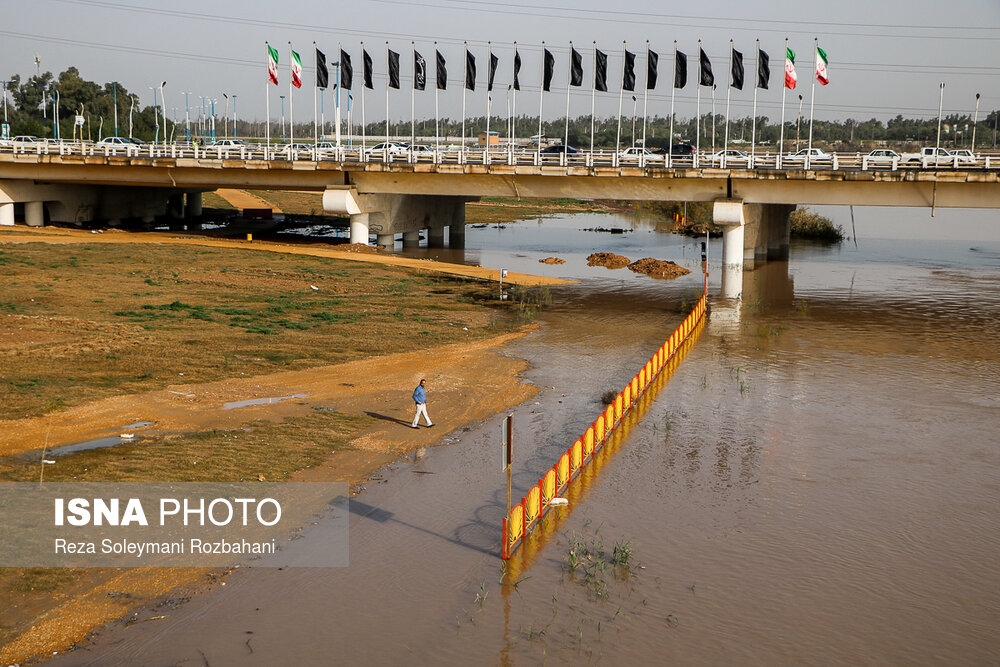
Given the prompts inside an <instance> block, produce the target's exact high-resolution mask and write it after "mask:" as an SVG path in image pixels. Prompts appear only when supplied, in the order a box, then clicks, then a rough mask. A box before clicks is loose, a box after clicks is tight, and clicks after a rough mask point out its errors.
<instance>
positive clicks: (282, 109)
mask: <svg viewBox="0 0 1000 667" xmlns="http://www.w3.org/2000/svg"><path fill="white" fill-rule="evenodd" d="M278 97H280V98H281V143H285V96H284V95H278Z"/></svg>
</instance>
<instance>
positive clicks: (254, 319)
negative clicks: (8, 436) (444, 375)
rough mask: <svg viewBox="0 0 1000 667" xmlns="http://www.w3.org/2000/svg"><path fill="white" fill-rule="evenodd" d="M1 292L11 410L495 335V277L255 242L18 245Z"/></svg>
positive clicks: (45, 408) (1, 356)
mask: <svg viewBox="0 0 1000 667" xmlns="http://www.w3.org/2000/svg"><path fill="white" fill-rule="evenodd" d="M313 287H316V288H318V289H313ZM0 288H2V292H0V369H2V370H0V414H3V416H4V418H6V419H17V418H21V417H27V416H35V415H40V414H44V413H46V412H49V411H52V410H57V409H59V408H60V407H62V406H66V405H75V404H80V403H84V402H88V401H92V400H95V399H99V398H103V397H106V396H109V395H113V394H120V393H137V392H141V391H149V390H154V389H159V388H162V387H164V386H166V385H167V384H169V383H173V382H177V381H178V379H179V378H180V377H181V376H182V375H183V380H182V381H183V382H207V381H211V380H217V379H222V378H226V377H237V376H240V375H241V374H245V375H247V376H250V375H257V374H262V373H271V372H274V371H275V370H287V369H296V368H305V367H309V366H316V365H323V364H334V363H338V362H342V361H345V360H349V359H358V358H364V357H369V356H374V355H379V354H384V353H388V352H397V351H405V350H413V349H423V348H427V347H430V346H433V345H437V344H441V343H449V342H454V341H458V340H468V338H469V336H470V334H472V335H473V336H484V335H488V334H492V333H496V332H497V324H495V323H494V318H495V317H496V313H497V311H491V310H490V309H487V308H483V307H482V306H481V305H478V302H480V301H483V302H485V301H487V300H489V299H491V298H492V297H491V293H489V292H488V291H487V290H486V287H485V286H479V285H477V284H475V283H471V282H468V281H464V280H459V279H454V278H449V277H446V276H440V275H422V274H417V273H414V272H412V271H410V270H407V269H402V268H395V267H391V266H385V267H382V266H374V265H369V264H358V263H356V262H344V261H338V260H331V259H326V258H319V257H308V256H294V255H282V254H278V253H266V252H255V251H253V250H229V249H203V248H193V247H183V246H170V245H148V244H135V245H132V244H93V245H73V246H56V245H47V244H44V243H30V244H23V245H20V244H19V245H16V246H7V247H0ZM506 321H507V320H506V319H504V320H503V321H502V322H500V323H498V324H499V325H500V327H501V328H504V327H505V326H506ZM463 327H468V328H469V332H464V331H462V328H463Z"/></svg>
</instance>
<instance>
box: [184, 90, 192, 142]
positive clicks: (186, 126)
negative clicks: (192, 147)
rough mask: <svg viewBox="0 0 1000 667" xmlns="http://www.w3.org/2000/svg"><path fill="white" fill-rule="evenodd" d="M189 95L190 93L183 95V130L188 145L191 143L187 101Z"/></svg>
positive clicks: (189, 105) (189, 115)
mask: <svg viewBox="0 0 1000 667" xmlns="http://www.w3.org/2000/svg"><path fill="white" fill-rule="evenodd" d="M190 94H191V93H190V92H186V93H184V128H185V134H187V141H188V143H191V104H190V102H189V100H188V96H189V95H190Z"/></svg>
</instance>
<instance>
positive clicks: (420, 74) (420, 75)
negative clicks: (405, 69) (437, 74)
mask: <svg viewBox="0 0 1000 667" xmlns="http://www.w3.org/2000/svg"><path fill="white" fill-rule="evenodd" d="M426 87H427V61H426V60H424V57H423V56H422V55H420V53H418V52H417V51H414V52H413V89H414V90H423V89H424V88H426Z"/></svg>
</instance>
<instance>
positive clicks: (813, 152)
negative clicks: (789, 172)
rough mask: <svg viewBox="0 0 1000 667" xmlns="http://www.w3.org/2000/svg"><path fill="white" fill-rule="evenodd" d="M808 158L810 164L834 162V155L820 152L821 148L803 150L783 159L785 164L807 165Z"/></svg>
mask: <svg viewBox="0 0 1000 667" xmlns="http://www.w3.org/2000/svg"><path fill="white" fill-rule="evenodd" d="M806 157H808V158H809V163H810V164H813V163H816V162H830V161H831V160H833V156H832V155H830V154H829V153H827V152H824V151H822V150H820V149H819V148H803V149H802V150H800V151H799V152H798V153H792V154H791V155H786V156H785V157H784V158H783V159H784V161H785V162H801V163H803V164H805V161H806Z"/></svg>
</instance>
